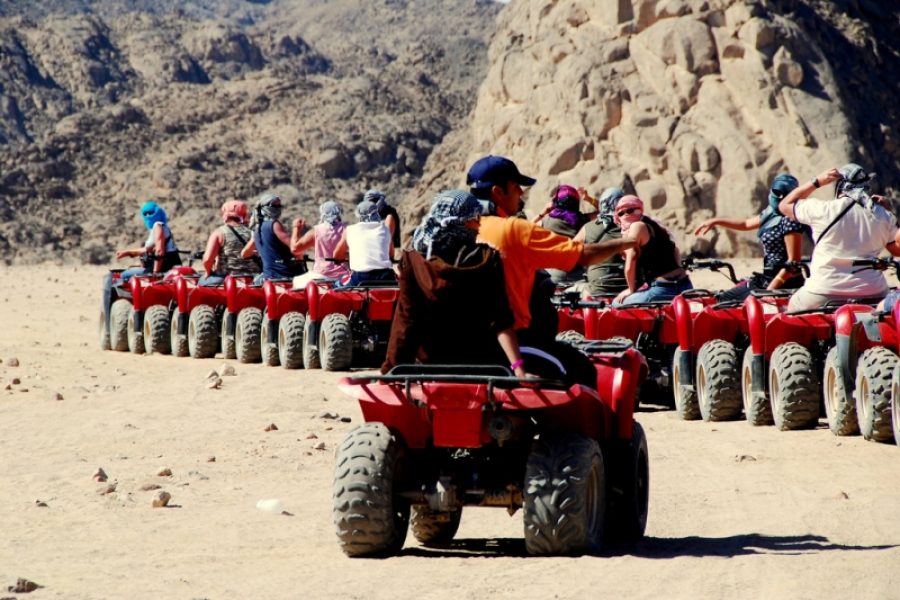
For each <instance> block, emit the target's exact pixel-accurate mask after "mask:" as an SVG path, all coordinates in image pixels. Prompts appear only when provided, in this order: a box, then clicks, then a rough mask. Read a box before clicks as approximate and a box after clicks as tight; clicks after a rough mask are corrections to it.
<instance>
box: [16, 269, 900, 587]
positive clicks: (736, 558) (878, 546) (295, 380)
mask: <svg viewBox="0 0 900 600" xmlns="http://www.w3.org/2000/svg"><path fill="white" fill-rule="evenodd" d="M744 271H746V269H744ZM101 274H102V271H101V270H100V269H97V268H83V267H82V268H78V269H75V268H73V267H54V266H42V267H36V268H18V267H17V268H0V358H2V360H3V362H2V363H0V468H2V471H0V472H2V477H0V597H4V596H15V597H18V598H26V597H27V598H33V599H34V600H41V599H46V598H66V599H77V598H163V597H165V598H175V599H180V598H188V599H190V598H210V599H221V598H300V597H302V598H360V599H362V598H365V599H367V600H368V599H379V598H392V599H393V598H413V597H414V598H421V599H432V598H433V599H442V598H459V599H473V600H475V599H478V600H481V599H484V598H520V599H521V598H596V597H605V598H625V597H627V598H653V599H660V598H754V599H755V598H810V599H812V598H815V599H821V598H851V597H852V598H878V599H884V598H900V449H898V448H897V447H896V446H887V445H880V444H874V443H868V442H865V441H863V440H862V439H861V438H859V437H856V438H844V439H839V438H836V437H833V436H832V435H831V434H830V433H829V432H828V430H827V429H826V428H825V427H824V426H820V427H819V429H817V430H814V431H805V432H791V433H780V432H778V431H775V430H774V429H773V428H771V427H766V428H753V427H750V426H749V425H747V424H746V423H744V422H733V423H718V424H709V423H703V422H682V421H678V420H676V418H675V416H674V414H673V413H672V412H671V411H668V410H657V411H652V412H641V413H639V415H638V419H639V420H640V422H641V423H642V424H643V425H644V427H645V429H646V431H647V436H648V440H649V445H650V453H651V479H652V489H651V507H650V520H649V525H648V528H647V536H646V538H645V539H644V540H643V541H642V542H640V543H638V544H636V545H633V546H626V547H615V548H609V549H608V550H607V552H606V553H605V554H604V555H603V556H599V557H581V558H530V557H527V556H526V555H525V552H524V543H523V541H522V521H521V514H516V515H514V516H513V517H509V516H508V515H507V514H506V512H505V511H503V510H500V509H472V510H469V509H467V512H466V513H465V514H464V516H463V521H462V526H461V529H460V532H459V535H458V541H457V542H456V543H455V544H454V545H453V546H452V547H450V548H447V549H441V550H433V549H426V548H424V547H420V546H418V545H416V543H415V541H414V540H413V538H412V536H411V535H410V536H409V538H408V539H407V545H406V547H405V549H404V551H403V553H402V555H401V556H399V557H396V558H391V559H387V560H351V559H348V558H346V557H344V555H343V554H342V553H341V551H340V550H339V548H338V545H337V542H336V539H335V535H334V532H333V526H332V522H331V476H332V466H333V464H332V463H333V452H334V448H335V446H336V445H337V444H338V443H339V441H340V440H341V438H342V437H343V436H344V435H345V434H346V433H347V431H349V430H350V429H351V428H352V427H354V426H356V425H357V424H358V423H359V422H360V413H359V410H358V408H357V406H356V405H355V403H354V402H353V401H351V400H350V399H349V398H346V397H343V396H342V395H341V393H340V392H339V391H338V389H337V387H336V385H335V382H336V381H337V380H338V378H339V377H340V375H337V374H330V373H324V372H321V371H287V370H285V369H281V368H269V367H264V366H261V365H241V364H237V363H233V364H234V366H235V368H236V371H237V375H236V376H235V377H228V378H225V380H224V385H223V387H222V388H221V389H218V390H213V389H207V387H206V386H205V378H206V375H207V373H208V372H209V371H210V370H211V369H213V368H216V367H219V366H220V365H221V364H222V362H223V361H222V360H221V359H216V360H204V361H200V360H193V359H190V358H173V357H171V356H159V355H153V356H135V355H130V354H125V353H114V352H101V351H100V350H98V348H97V342H96V337H97V336H96V315H97V307H98V305H99V283H100V277H101ZM713 277H714V278H713V279H707V278H705V277H702V276H698V277H695V280H696V283H697V284H698V285H705V286H708V285H714V284H720V283H721V282H723V281H724V280H721V279H716V278H715V277H717V276H713ZM12 358H17V359H18V361H19V363H20V364H19V366H17V367H13V366H10V362H11V361H10V359H12ZM13 378H18V379H19V380H20V383H16V384H14V385H12V386H11V388H12V389H11V390H7V391H3V390H2V386H5V385H6V384H7V382H10V381H12V380H13ZM57 394H60V395H61V397H62V399H58V397H57ZM323 411H328V412H332V413H336V414H338V415H340V416H346V417H350V418H351V419H352V422H351V423H344V422H340V421H339V420H329V419H323V418H320V416H319V415H320V414H321V413H323ZM273 423H274V424H276V425H277V427H278V429H277V430H273V431H268V432H267V431H265V429H266V427H267V426H268V425H270V424H273ZM311 433H312V434H315V435H316V436H317V438H315V439H312V438H311V437H310V436H309V434H311ZM319 442H324V444H325V448H324V449H323V450H316V449H314V446H315V445H316V444H317V443H319ZM213 457H214V459H213ZM98 467H102V468H103V469H104V470H105V471H106V473H108V475H109V481H110V482H113V481H114V482H115V483H116V489H115V491H114V492H112V493H109V494H105V495H101V494H99V493H98V489H101V488H104V487H105V485H106V484H100V483H97V482H95V481H93V480H92V477H91V476H92V474H93V473H94V472H95V471H96V470H97V468H98ZM163 468H169V469H171V471H172V475H171V476H168V477H161V476H158V475H157V473H158V472H159V471H160V470H161V469H163ZM152 483H155V484H158V485H160V486H162V489H164V490H165V491H168V492H169V493H170V494H171V495H172V500H171V503H170V507H169V508H152V507H151V501H152V499H153V496H154V494H155V493H156V492H154V491H142V490H141V487H142V486H144V485H145V484H152ZM274 498H277V499H279V500H280V501H281V502H282V503H283V505H284V508H285V510H286V511H288V512H290V513H291V516H286V515H275V514H269V513H266V512H263V511H261V510H258V509H257V508H256V504H257V501H259V500H261V499H274ZM39 503H40V504H41V505H39ZM43 504H45V505H46V506H43ZM19 577H24V578H27V579H30V580H32V581H35V582H37V583H39V584H41V585H42V586H44V587H43V588H42V589H39V590H37V591H35V592H33V593H31V594H27V595H25V594H19V595H14V594H12V593H4V592H5V591H6V588H7V586H9V585H13V584H15V582H16V579H17V578H19Z"/></svg>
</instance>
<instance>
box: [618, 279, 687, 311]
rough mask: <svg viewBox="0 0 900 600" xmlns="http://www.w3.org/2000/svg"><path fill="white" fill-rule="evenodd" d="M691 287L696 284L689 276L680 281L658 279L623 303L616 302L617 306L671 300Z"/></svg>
mask: <svg viewBox="0 0 900 600" xmlns="http://www.w3.org/2000/svg"><path fill="white" fill-rule="evenodd" d="M691 289H694V284H693V283H691V278H690V277H687V276H685V277H683V278H681V279H679V280H678V281H660V280H659V279H656V280H654V281H653V282H652V283H651V284H650V286H649V287H647V288H646V289H643V290H638V291H636V292H635V293H633V294H631V295H630V296H628V297H627V298H625V300H623V301H622V303H621V304H616V305H615V306H628V305H629V304H641V303H643V302H658V301H661V300H671V299H672V298H674V297H675V296H677V295H678V294H680V293H681V292H683V291H685V290H691Z"/></svg>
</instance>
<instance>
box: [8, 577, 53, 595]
mask: <svg viewBox="0 0 900 600" xmlns="http://www.w3.org/2000/svg"><path fill="white" fill-rule="evenodd" d="M42 587H44V586H42V585H40V584H37V583H35V582H33V581H29V580H27V579H25V578H24V577H19V579H18V580H16V585H10V586H8V587H7V588H6V589H7V591H10V592H12V593H13V594H30V593H31V592H33V591H34V590H36V589H38V588H42Z"/></svg>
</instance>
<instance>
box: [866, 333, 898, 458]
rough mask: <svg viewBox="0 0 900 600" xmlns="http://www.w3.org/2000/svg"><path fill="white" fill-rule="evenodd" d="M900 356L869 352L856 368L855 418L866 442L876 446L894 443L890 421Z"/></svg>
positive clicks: (880, 349)
mask: <svg viewBox="0 0 900 600" xmlns="http://www.w3.org/2000/svg"><path fill="white" fill-rule="evenodd" d="M897 364H898V359H897V355H896V354H894V353H893V352H891V351H890V350H888V349H887V348H884V347H883V346H875V347H874V348H869V349H868V350H866V351H865V352H863V353H862V355H860V357H859V363H858V365H857V367H856V418H857V420H858V422H859V432H860V433H861V434H862V436H863V438H865V439H867V440H872V441H875V442H892V441H894V431H893V421H892V419H891V378H892V377H893V375H894V369H895V368H896V366H897Z"/></svg>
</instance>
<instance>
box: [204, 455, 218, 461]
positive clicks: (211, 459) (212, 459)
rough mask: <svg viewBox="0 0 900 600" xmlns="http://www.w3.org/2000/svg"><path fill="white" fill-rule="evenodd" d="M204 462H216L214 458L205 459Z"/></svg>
mask: <svg viewBox="0 0 900 600" xmlns="http://www.w3.org/2000/svg"><path fill="white" fill-rule="evenodd" d="M206 462H216V457H215V456H210V457H209V458H207V459H206Z"/></svg>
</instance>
